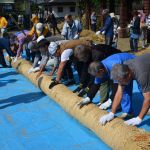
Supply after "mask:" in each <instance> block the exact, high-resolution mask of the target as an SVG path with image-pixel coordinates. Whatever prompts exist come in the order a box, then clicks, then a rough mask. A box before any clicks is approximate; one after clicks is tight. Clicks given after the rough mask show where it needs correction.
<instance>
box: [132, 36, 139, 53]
mask: <svg viewBox="0 0 150 150" xmlns="http://www.w3.org/2000/svg"><path fill="white" fill-rule="evenodd" d="M130 48H131V50H132V51H135V52H136V51H138V39H133V38H130Z"/></svg>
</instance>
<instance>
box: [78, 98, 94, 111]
mask: <svg viewBox="0 0 150 150" xmlns="http://www.w3.org/2000/svg"><path fill="white" fill-rule="evenodd" d="M90 102H91V100H90V98H89V97H86V98H84V99H83V100H82V101H81V102H79V103H78V104H77V106H78V107H79V108H80V109H81V108H82V107H83V106H85V105H87V104H89V103H90Z"/></svg>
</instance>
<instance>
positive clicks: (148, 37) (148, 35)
mask: <svg viewBox="0 0 150 150" xmlns="http://www.w3.org/2000/svg"><path fill="white" fill-rule="evenodd" d="M147 43H148V44H150V29H148V30H147Z"/></svg>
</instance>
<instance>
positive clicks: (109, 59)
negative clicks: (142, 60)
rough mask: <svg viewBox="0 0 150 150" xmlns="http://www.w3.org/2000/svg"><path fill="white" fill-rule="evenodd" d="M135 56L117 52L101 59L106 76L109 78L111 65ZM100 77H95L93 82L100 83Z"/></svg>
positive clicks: (121, 62)
mask: <svg viewBox="0 0 150 150" xmlns="http://www.w3.org/2000/svg"><path fill="white" fill-rule="evenodd" d="M133 58H135V55H133V54H129V53H118V54H114V55H111V56H109V57H107V58H106V59H104V60H103V61H101V63H102V64H103V65H104V67H105V69H106V70H107V76H108V78H111V76H110V73H111V70H112V67H113V66H114V65H116V64H123V62H125V61H127V60H129V59H133ZM100 83H101V78H98V77H96V78H95V84H100Z"/></svg>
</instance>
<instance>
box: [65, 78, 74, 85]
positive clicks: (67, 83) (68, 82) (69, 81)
mask: <svg viewBox="0 0 150 150" xmlns="http://www.w3.org/2000/svg"><path fill="white" fill-rule="evenodd" d="M73 84H75V81H74V80H73V79H72V80H68V81H67V82H66V83H64V85H66V86H70V85H73Z"/></svg>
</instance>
